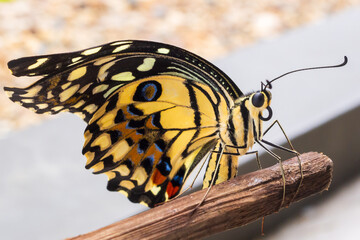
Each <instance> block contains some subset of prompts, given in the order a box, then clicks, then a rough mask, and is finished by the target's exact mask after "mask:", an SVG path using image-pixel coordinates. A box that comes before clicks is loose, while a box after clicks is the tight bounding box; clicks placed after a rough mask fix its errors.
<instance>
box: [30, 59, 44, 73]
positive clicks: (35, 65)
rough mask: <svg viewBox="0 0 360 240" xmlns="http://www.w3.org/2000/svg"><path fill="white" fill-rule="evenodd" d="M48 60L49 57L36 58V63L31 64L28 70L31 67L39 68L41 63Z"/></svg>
mask: <svg viewBox="0 0 360 240" xmlns="http://www.w3.org/2000/svg"><path fill="white" fill-rule="evenodd" d="M46 60H48V58H39V59H37V60H36V63H34V64H32V65H30V66H29V67H28V70H31V69H34V68H37V67H39V66H40V65H41V64H43V63H44V62H46Z"/></svg>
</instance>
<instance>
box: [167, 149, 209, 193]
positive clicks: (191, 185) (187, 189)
mask: <svg viewBox="0 0 360 240" xmlns="http://www.w3.org/2000/svg"><path fill="white" fill-rule="evenodd" d="M209 156H210V153H209V154H208V156H207V157H205V158H204V159H203V163H202V164H201V167H200V169H199V171H198V172H197V173H196V176H195V178H194V180H193V181H192V182H191V184H190V186H188V187H187V188H186V189H185V190H183V191H181V193H180V194H179V195H177V196H175V197H174V198H172V199H170V200H174V199H176V198H178V197H179V196H180V195H182V194H184V193H186V192H187V191H189V190H190V189H192V187H193V186H194V183H195V181H196V179H197V177H198V176H199V174H200V172H201V169H202V168H203V167H204V165H205V163H206V162H207V159H208V158H209Z"/></svg>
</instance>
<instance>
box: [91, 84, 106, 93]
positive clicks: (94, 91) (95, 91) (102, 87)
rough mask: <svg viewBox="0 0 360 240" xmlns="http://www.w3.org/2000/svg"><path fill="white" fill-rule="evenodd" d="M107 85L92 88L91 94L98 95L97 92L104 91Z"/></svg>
mask: <svg viewBox="0 0 360 240" xmlns="http://www.w3.org/2000/svg"><path fill="white" fill-rule="evenodd" d="M108 87H109V85H107V84H101V85H99V86H96V87H94V89H93V90H92V93H93V94H96V93H99V92H103V91H105V90H106V89H108Z"/></svg>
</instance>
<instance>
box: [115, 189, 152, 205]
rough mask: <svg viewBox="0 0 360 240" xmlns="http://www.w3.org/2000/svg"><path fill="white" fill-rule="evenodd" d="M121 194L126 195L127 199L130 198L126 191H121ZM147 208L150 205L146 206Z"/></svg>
mask: <svg viewBox="0 0 360 240" xmlns="http://www.w3.org/2000/svg"><path fill="white" fill-rule="evenodd" d="M119 193H121V194H124V195H125V197H129V194H128V193H127V192H126V191H124V190H119ZM145 206H146V207H147V206H148V205H145Z"/></svg>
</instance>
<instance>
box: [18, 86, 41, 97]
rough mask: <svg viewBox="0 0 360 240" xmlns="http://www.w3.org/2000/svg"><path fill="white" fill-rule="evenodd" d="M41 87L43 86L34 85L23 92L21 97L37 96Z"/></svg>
mask: <svg viewBox="0 0 360 240" xmlns="http://www.w3.org/2000/svg"><path fill="white" fill-rule="evenodd" d="M41 88H42V87H41V86H40V85H38V86H35V87H32V88H30V89H29V90H27V93H25V94H22V95H21V97H35V95H36V94H38V92H39V91H40V90H41Z"/></svg>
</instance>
